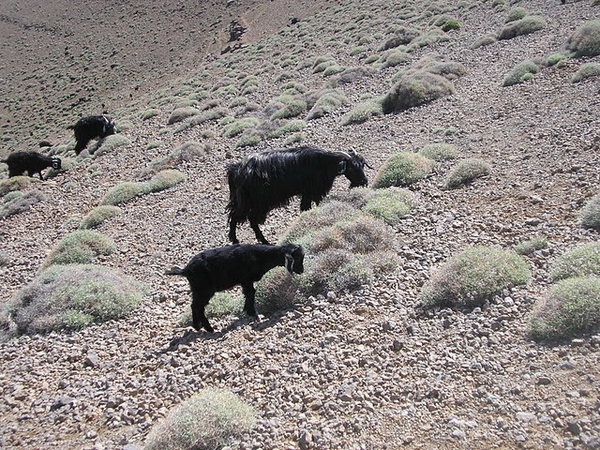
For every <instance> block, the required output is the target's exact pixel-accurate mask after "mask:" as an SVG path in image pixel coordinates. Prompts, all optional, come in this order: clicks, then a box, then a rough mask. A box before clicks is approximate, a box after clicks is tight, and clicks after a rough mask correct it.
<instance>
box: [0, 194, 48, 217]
mask: <svg viewBox="0 0 600 450" xmlns="http://www.w3.org/2000/svg"><path fill="white" fill-rule="evenodd" d="M11 194H13V195H11ZM44 200H46V196H45V195H44V194H43V193H41V192H40V191H27V192H25V193H22V192H21V191H12V192H10V193H8V194H6V196H5V197H4V202H3V204H2V205H0V219H2V218H5V217H9V216H14V215H17V214H21V213H23V212H25V211H29V210H30V209H31V207H32V206H33V205H35V204H36V203H39V202H42V201H44Z"/></svg>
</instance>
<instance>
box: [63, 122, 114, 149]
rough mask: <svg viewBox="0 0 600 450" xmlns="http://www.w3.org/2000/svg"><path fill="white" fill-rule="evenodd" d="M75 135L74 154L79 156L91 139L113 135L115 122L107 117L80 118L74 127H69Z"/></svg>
mask: <svg viewBox="0 0 600 450" xmlns="http://www.w3.org/2000/svg"><path fill="white" fill-rule="evenodd" d="M67 129H72V130H73V133H74V134H75V140H76V141H77V143H76V144H75V154H76V155H79V154H80V153H81V151H82V150H83V149H84V148H85V147H86V146H87V145H88V143H89V142H90V141H91V140H92V139H96V138H98V139H102V138H105V137H106V136H110V135H111V134H115V132H116V129H115V122H114V121H113V120H112V119H111V118H110V117H108V116H106V115H102V116H88V117H82V118H81V119H79V120H78V121H77V123H76V124H75V125H70V126H68V127H67Z"/></svg>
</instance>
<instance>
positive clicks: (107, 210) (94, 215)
mask: <svg viewBox="0 0 600 450" xmlns="http://www.w3.org/2000/svg"><path fill="white" fill-rule="evenodd" d="M119 215H121V208H118V207H116V206H112V205H102V206H96V207H95V208H94V209H92V210H91V211H90V212H89V213H88V214H87V216H85V217H84V218H83V221H82V222H81V225H79V228H80V229H82V230H87V229H89V228H96V227H97V226H98V225H100V224H101V223H102V222H104V221H106V220H108V219H110V218H112V217H115V216H119Z"/></svg>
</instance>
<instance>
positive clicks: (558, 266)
mask: <svg viewBox="0 0 600 450" xmlns="http://www.w3.org/2000/svg"><path fill="white" fill-rule="evenodd" d="M588 275H596V276H600V243H599V242H592V243H590V244H585V245H582V246H580V247H576V248H574V249H571V250H569V251H567V252H565V253H563V254H562V255H561V256H559V257H558V258H557V260H556V261H555V262H554V264H553V265H552V269H551V271H550V279H551V280H552V281H558V280H563V279H565V278H571V277H583V276H588Z"/></svg>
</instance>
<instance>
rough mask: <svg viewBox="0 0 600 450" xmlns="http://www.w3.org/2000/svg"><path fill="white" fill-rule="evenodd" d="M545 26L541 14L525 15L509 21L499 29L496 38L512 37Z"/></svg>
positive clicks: (529, 32)
mask: <svg viewBox="0 0 600 450" xmlns="http://www.w3.org/2000/svg"><path fill="white" fill-rule="evenodd" d="M545 27H546V21H545V20H544V18H543V17H542V16H536V15H530V16H525V17H523V18H522V19H520V20H515V21H513V22H509V23H508V24H506V26H505V27H504V28H503V29H502V30H501V31H500V33H499V35H498V39H500V40H505V39H513V38H515V37H517V36H523V35H525V34H531V33H533V32H535V31H539V30H541V29H543V28H545Z"/></svg>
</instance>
